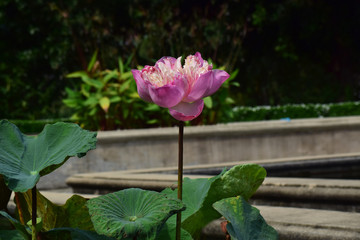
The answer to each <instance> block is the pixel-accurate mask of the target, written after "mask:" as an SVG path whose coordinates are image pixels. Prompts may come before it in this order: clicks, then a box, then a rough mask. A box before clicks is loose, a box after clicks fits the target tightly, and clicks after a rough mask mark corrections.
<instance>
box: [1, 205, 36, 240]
mask: <svg viewBox="0 0 360 240" xmlns="http://www.w3.org/2000/svg"><path fill="white" fill-rule="evenodd" d="M0 215H1V216H3V217H5V218H6V219H7V220H8V221H9V222H10V223H11V225H12V226H13V227H14V228H15V229H16V230H15V231H14V232H12V233H14V236H19V235H21V236H22V239H25V240H27V239H29V240H30V233H31V229H30V228H29V227H28V226H24V225H22V224H21V223H20V222H19V221H18V220H17V219H15V218H13V217H11V216H10V215H9V214H8V213H6V212H3V211H0ZM6 230H8V229H0V236H1V232H2V234H9V232H7V231H6ZM3 231H5V232H3ZM0 239H2V238H0ZM4 239H7V238H4ZM14 239H17V238H14Z"/></svg>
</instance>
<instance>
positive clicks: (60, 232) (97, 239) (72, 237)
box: [43, 228, 115, 240]
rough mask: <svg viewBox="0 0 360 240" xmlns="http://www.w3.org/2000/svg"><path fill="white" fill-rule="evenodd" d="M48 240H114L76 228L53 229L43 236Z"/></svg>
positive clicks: (113, 239)
mask: <svg viewBox="0 0 360 240" xmlns="http://www.w3.org/2000/svg"><path fill="white" fill-rule="evenodd" d="M43 236H45V239H50V240H115V238H110V237H107V236H104V235H99V234H97V233H96V232H94V231H85V230H82V229H78V228H55V229H51V230H50V231H48V232H46V233H44V234H43Z"/></svg>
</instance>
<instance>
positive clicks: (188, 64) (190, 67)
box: [183, 55, 212, 86]
mask: <svg viewBox="0 0 360 240" xmlns="http://www.w3.org/2000/svg"><path fill="white" fill-rule="evenodd" d="M211 68H212V66H211V65H209V63H208V62H207V61H205V60H202V61H201V59H200V58H199V57H197V56H195V55H190V56H188V57H187V58H186V59H185V64H184V70H183V72H184V74H185V76H186V77H187V79H188V81H189V85H190V86H193V85H194V83H195V81H196V79H198V78H199V77H200V75H201V74H203V73H206V72H207V71H209V70H211Z"/></svg>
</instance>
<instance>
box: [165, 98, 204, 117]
mask: <svg viewBox="0 0 360 240" xmlns="http://www.w3.org/2000/svg"><path fill="white" fill-rule="evenodd" d="M203 108H204V101H203V100H202V99H200V100H198V101H196V102H193V103H186V102H180V103H179V104H178V105H176V106H174V107H172V108H169V111H170V114H171V116H173V117H174V118H175V119H177V120H179V121H191V120H193V119H195V118H197V117H198V116H199V115H200V113H201V112H202V110H203Z"/></svg>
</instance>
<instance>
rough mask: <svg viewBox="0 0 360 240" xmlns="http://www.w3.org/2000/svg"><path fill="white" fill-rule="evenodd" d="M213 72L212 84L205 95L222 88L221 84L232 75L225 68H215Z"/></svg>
mask: <svg viewBox="0 0 360 240" xmlns="http://www.w3.org/2000/svg"><path fill="white" fill-rule="evenodd" d="M211 72H212V73H213V74H212V76H213V81H212V85H210V86H209V88H208V89H207V91H206V93H205V95H204V97H207V96H210V95H212V94H214V93H215V92H216V91H217V90H218V89H219V88H220V86H221V85H222V84H223V83H224V82H225V81H226V79H228V78H229V77H230V75H229V74H228V73H227V72H225V71H223V70H218V69H215V70H212V71H211Z"/></svg>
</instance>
